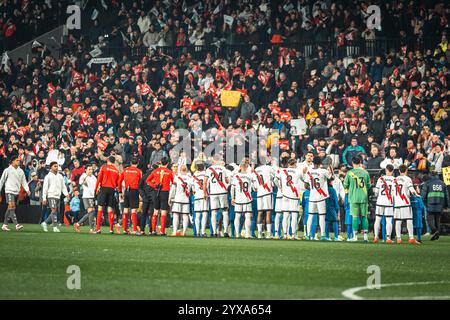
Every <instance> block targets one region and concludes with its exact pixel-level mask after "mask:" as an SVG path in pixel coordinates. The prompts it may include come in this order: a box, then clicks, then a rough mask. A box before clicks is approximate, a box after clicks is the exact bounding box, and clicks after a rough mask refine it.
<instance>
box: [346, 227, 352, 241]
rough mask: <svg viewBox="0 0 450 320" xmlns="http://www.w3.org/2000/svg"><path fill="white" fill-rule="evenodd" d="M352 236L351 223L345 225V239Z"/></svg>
mask: <svg viewBox="0 0 450 320" xmlns="http://www.w3.org/2000/svg"><path fill="white" fill-rule="evenodd" d="M352 236H353V230H352V226H351V225H347V239H351V238H352Z"/></svg>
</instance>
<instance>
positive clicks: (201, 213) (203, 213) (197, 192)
mask: <svg viewBox="0 0 450 320" xmlns="http://www.w3.org/2000/svg"><path fill="white" fill-rule="evenodd" d="M195 168H196V171H195V172H194V174H193V175H192V191H193V193H194V212H195V226H196V232H197V236H199V237H200V236H201V237H206V222H207V220H208V212H209V201H208V199H205V192H204V189H203V188H204V181H205V179H206V172H205V163H204V162H201V161H197V162H196V164H195Z"/></svg>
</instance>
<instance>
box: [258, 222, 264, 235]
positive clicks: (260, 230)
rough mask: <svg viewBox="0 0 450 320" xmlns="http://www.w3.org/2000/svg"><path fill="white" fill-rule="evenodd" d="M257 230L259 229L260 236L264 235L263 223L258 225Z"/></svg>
mask: <svg viewBox="0 0 450 320" xmlns="http://www.w3.org/2000/svg"><path fill="white" fill-rule="evenodd" d="M257 228H258V234H259V235H261V234H262V228H263V225H262V223H258V224H257Z"/></svg>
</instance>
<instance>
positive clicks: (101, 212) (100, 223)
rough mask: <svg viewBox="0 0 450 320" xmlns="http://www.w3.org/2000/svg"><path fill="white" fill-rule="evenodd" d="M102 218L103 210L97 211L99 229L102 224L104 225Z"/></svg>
mask: <svg viewBox="0 0 450 320" xmlns="http://www.w3.org/2000/svg"><path fill="white" fill-rule="evenodd" d="M102 218H103V210H98V213H97V226H96V227H97V228H96V229H97V230H100V226H101V225H102Z"/></svg>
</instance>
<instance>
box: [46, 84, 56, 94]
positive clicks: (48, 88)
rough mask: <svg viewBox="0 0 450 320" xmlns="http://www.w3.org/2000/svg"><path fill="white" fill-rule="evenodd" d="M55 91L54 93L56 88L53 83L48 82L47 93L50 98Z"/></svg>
mask: <svg viewBox="0 0 450 320" xmlns="http://www.w3.org/2000/svg"><path fill="white" fill-rule="evenodd" d="M55 91H56V88H55V86H54V85H53V83H51V82H50V83H49V84H47V92H48V94H49V95H50V97H51V96H52V95H53V94H54V93H55Z"/></svg>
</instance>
